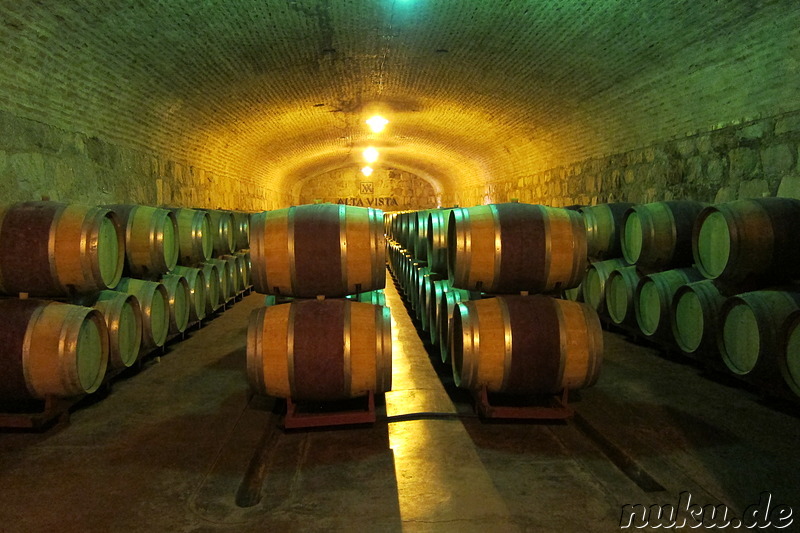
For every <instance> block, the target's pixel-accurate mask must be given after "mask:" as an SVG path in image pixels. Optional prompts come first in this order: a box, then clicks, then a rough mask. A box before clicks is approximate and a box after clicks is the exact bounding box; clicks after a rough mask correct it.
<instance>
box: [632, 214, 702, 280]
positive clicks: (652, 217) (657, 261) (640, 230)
mask: <svg viewBox="0 0 800 533" xmlns="http://www.w3.org/2000/svg"><path fill="white" fill-rule="evenodd" d="M704 207H705V204H703V203H701V202H694V201H691V200H675V201H668V202H654V203H650V204H640V205H635V206H633V207H631V208H630V209H628V211H626V212H625V216H624V219H623V223H622V256H623V257H624V258H625V260H626V261H627V262H628V263H630V264H632V265H633V264H635V265H638V266H643V267H650V268H658V269H660V270H665V269H668V268H678V267H684V266H691V264H692V229H693V227H694V222H695V219H696V218H697V215H698V214H700V211H702V210H703V208H704Z"/></svg>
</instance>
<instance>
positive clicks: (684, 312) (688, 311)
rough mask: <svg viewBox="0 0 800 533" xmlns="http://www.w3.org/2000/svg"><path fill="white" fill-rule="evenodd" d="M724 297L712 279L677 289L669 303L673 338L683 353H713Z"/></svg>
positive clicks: (715, 346)
mask: <svg viewBox="0 0 800 533" xmlns="http://www.w3.org/2000/svg"><path fill="white" fill-rule="evenodd" d="M725 300H726V298H725V296H723V295H722V293H721V292H720V290H719V288H718V286H717V284H716V283H715V282H714V281H712V280H704V281H695V282H693V283H687V284H686V285H684V286H682V287H679V288H678V290H677V291H675V296H674V297H673V298H672V303H671V304H670V314H671V317H672V335H673V337H674V339H675V344H677V345H678V348H680V349H681V351H683V352H684V353H686V354H698V355H699V354H702V353H710V352H716V350H717V335H718V328H719V316H720V311H721V310H722V304H723V303H724V302H725Z"/></svg>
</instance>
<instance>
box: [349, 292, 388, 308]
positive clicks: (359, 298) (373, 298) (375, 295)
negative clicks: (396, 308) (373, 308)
mask: <svg viewBox="0 0 800 533" xmlns="http://www.w3.org/2000/svg"><path fill="white" fill-rule="evenodd" d="M345 298H346V299H348V300H354V301H356V302H364V303H368V304H372V305H381V306H384V305H386V293H384V292H383V289H379V290H377V291H369V292H360V293H358V294H350V295H348V296H345Z"/></svg>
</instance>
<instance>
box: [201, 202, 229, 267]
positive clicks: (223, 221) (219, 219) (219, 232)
mask: <svg viewBox="0 0 800 533" xmlns="http://www.w3.org/2000/svg"><path fill="white" fill-rule="evenodd" d="M205 211H206V213H208V219H209V222H210V224H211V235H212V237H211V242H212V249H213V256H214V257H218V256H220V255H225V254H229V253H231V252H233V250H234V247H235V243H234V229H233V215H232V214H231V213H230V211H222V210H219V209H206V210H205Z"/></svg>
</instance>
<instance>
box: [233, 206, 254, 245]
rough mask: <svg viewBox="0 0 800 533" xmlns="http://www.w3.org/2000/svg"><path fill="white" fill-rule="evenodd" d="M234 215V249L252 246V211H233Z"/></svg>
mask: <svg viewBox="0 0 800 533" xmlns="http://www.w3.org/2000/svg"><path fill="white" fill-rule="evenodd" d="M232 215H233V248H234V250H245V249H247V248H250V213H243V212H241V211H233V212H232Z"/></svg>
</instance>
